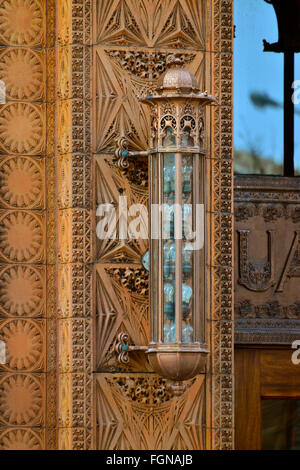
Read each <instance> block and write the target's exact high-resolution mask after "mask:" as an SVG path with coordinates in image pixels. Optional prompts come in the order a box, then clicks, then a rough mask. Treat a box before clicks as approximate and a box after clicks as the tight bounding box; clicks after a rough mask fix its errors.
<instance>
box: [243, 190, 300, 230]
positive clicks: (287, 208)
mask: <svg viewBox="0 0 300 470" xmlns="http://www.w3.org/2000/svg"><path fill="white" fill-rule="evenodd" d="M248 196H249V201H250V200H251V201H254V202H245V203H238V202H237V203H235V208H234V216H235V220H236V221H237V222H242V221H245V220H248V219H250V218H252V217H262V218H263V219H264V221H265V222H276V221H277V220H278V219H281V218H285V219H291V220H292V221H293V223H295V224H296V223H298V222H299V220H300V219H299V207H297V206H293V204H286V203H277V204H263V203H261V202H259V201H257V202H255V193H253V197H252V195H251V194H249V195H248Z"/></svg>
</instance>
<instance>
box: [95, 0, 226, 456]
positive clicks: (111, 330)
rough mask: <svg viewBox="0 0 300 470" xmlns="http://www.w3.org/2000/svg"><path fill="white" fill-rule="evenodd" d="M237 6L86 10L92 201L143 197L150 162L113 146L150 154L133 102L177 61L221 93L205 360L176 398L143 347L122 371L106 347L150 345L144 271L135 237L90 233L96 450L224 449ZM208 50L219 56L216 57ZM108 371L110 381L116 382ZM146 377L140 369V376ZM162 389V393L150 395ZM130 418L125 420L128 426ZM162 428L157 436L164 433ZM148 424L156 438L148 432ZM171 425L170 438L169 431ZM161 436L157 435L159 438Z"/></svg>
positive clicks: (210, 210) (143, 116)
mask: <svg viewBox="0 0 300 470" xmlns="http://www.w3.org/2000/svg"><path fill="white" fill-rule="evenodd" d="M232 32H233V29H232V1H231V0H216V1H214V2H208V1H206V0H203V1H196V0H168V1H167V2H165V1H163V2H162V1H161V0H155V1H152V0H143V1H138V2H137V1H134V0H118V1H113V2H109V3H108V2H105V1H103V0H98V1H95V2H94V10H93V44H95V45H94V46H93V78H92V82H93V106H92V113H93V114H92V115H93V118H92V121H93V124H92V125H93V143H92V146H93V153H94V155H93V182H94V188H93V191H94V192H93V204H94V215H93V217H94V218H95V219H94V224H95V225H94V226H95V230H94V232H96V224H97V221H98V219H97V217H96V209H97V206H98V204H100V203H103V202H104V203H113V204H117V203H118V198H119V196H120V195H122V196H125V195H126V196H127V197H128V200H129V203H130V202H139V203H141V202H145V201H147V195H148V188H147V184H148V182H147V165H146V162H145V160H143V159H139V160H138V161H135V167H133V165H130V167H129V170H128V171H126V172H124V171H121V170H120V169H117V168H116V167H115V166H114V165H113V164H112V155H111V153H112V152H113V151H114V147H115V140H116V138H118V137H119V136H120V135H126V136H127V137H128V139H129V144H130V146H131V147H132V148H133V149H138V150H142V149H146V148H147V141H148V128H149V126H148V124H149V115H148V111H147V110H146V108H144V106H143V105H141V104H140V103H139V102H138V100H137V96H136V95H141V94H142V93H143V92H145V91H151V90H152V89H153V88H154V87H155V84H156V81H157V79H158V77H159V76H160V75H161V74H162V73H163V72H164V71H165V69H166V57H167V55H168V54H169V53H170V52H172V53H176V54H178V55H180V56H181V57H182V59H183V60H184V62H185V64H186V66H187V67H188V68H189V69H190V70H191V71H192V72H193V73H194V74H195V76H196V78H197V80H198V82H199V85H200V88H201V89H203V90H205V89H208V90H209V91H210V92H212V93H215V94H218V96H219V103H218V105H217V106H216V107H215V108H214V110H213V111H211V112H210V113H208V115H207V123H208V128H207V129H208V136H209V138H208V139H207V147H208V152H207V157H206V167H207V178H208V188H209V197H208V199H209V202H208V207H207V214H206V218H207V223H208V226H209V227H210V228H212V229H211V230H210V229H209V240H208V243H209V246H210V247H211V248H210V250H209V254H208V259H207V279H208V283H207V284H208V292H207V302H206V304H207V305H206V308H207V316H208V319H209V343H210V344H209V347H210V350H211V355H210V358H211V360H210V362H209V366H208V370H207V374H206V376H205V377H204V376H198V377H197V378H196V379H195V380H194V381H193V383H192V384H190V385H189V386H188V388H187V391H186V392H185V393H184V394H183V395H182V396H181V397H179V398H178V397H170V392H169V389H168V384H167V383H166V382H165V381H164V380H162V379H160V378H158V377H157V376H155V375H154V374H149V372H151V369H150V366H149V364H148V363H147V359H146V357H145V355H144V354H143V353H142V352H135V353H134V354H131V361H130V363H129V364H128V365H126V366H124V365H122V366H121V365H120V364H119V363H118V362H117V358H116V355H115V354H114V351H113V345H114V341H115V340H116V337H117V335H118V333H119V332H120V331H124V332H126V333H128V335H129V338H130V342H131V343H133V344H136V345H146V344H148V338H149V302H148V276H147V273H146V272H145V270H144V269H143V267H142V265H141V255H142V254H143V253H144V251H145V250H146V244H145V242H144V241H141V240H137V241H136V240H134V241H133V240H131V241H128V240H122V241H118V240H104V241H103V240H99V239H97V237H96V236H95V235H96V234H95V233H94V234H93V236H94V244H93V259H94V261H95V266H94V274H93V286H94V291H93V292H94V294H93V297H94V328H95V341H96V343H95V348H96V354H95V356H96V370H97V372H98V373H97V374H96V376H95V379H94V380H95V383H96V385H95V387H96V395H95V406H96V410H97V415H96V428H97V432H96V442H95V446H96V448H99V449H100V448H105V449H134V448H135V449H147V448H148V449H149V448H150V449H154V448H156V449H159V448H165V449H181V448H182V449H185V448H189V449H192V448H194V449H203V448H215V449H220V448H224V449H225V448H231V447H232V445H233V430H232V426H233V419H232V348H233V342H232V335H233V328H232V266H233V263H232V252H231V247H232V209H231V208H232V201H231V198H232V160H231V158H232V90H231V88H232ZM211 51H214V52H211ZM111 372H114V373H115V374H114V375H111ZM145 372H147V374H145ZM156 388H158V393H159V394H160V396H159V397H158V396H156V395H155V394H156V393H157V392H155V390H156ZM128 423H130V425H128ZM163 428H164V429H165V430H166V429H167V430H168V432H165V433H163V432H162V431H161V430H162V429H163ZM154 429H155V430H156V431H154ZM175 429H176V431H175ZM157 433H158V434H157Z"/></svg>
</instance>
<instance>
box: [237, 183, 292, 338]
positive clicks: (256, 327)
mask: <svg viewBox="0 0 300 470" xmlns="http://www.w3.org/2000/svg"><path fill="white" fill-rule="evenodd" d="M235 186H236V187H235V221H236V224H235V232H236V233H235V237H236V244H235V246H236V249H235V258H236V277H235V279H236V280H235V323H236V340H237V341H238V342H242V343H244V342H246V343H247V342H250V343H251V342H258V343H288V344H290V343H291V342H292V341H293V340H294V339H296V338H299V334H300V295H299V277H300V205H299V204H300V185H299V181H298V179H297V178H279V177H270V176H259V177H251V176H239V177H236V181H235Z"/></svg>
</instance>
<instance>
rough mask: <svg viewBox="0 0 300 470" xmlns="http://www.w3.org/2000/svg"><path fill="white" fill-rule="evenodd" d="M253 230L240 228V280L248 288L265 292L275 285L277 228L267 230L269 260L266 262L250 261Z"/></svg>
mask: <svg viewBox="0 0 300 470" xmlns="http://www.w3.org/2000/svg"><path fill="white" fill-rule="evenodd" d="M250 233H251V230H238V234H239V257H240V259H239V280H238V282H239V283H240V284H242V285H243V286H245V287H246V288H247V289H249V290H252V291H255V292H264V291H266V290H268V289H269V288H270V287H271V286H273V285H274V283H275V280H274V273H275V256H274V255H275V247H274V238H275V233H276V231H275V230H267V234H268V260H267V262H266V263H254V262H251V261H249V234H250Z"/></svg>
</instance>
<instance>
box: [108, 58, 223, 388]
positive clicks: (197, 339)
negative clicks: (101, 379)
mask: <svg viewBox="0 0 300 470" xmlns="http://www.w3.org/2000/svg"><path fill="white" fill-rule="evenodd" d="M182 65H183V63H182V60H181V59H180V58H179V57H176V56H175V55H170V56H169V57H168V69H167V71H166V73H165V74H164V75H163V76H162V78H161V81H160V82H159V86H158V88H156V90H155V92H154V93H151V94H149V95H148V96H146V97H143V98H141V101H142V102H143V103H146V104H147V105H149V106H150V107H151V129H150V145H149V149H148V151H146V152H130V151H128V141H127V139H126V138H125V137H123V136H121V137H120V138H119V140H118V148H117V150H116V152H115V156H116V164H117V165H118V166H119V168H123V169H126V168H127V166H128V161H127V157H128V156H135V155H148V156H149V157H150V193H151V194H150V207H151V215H150V226H151V235H150V254H149V256H148V253H145V255H144V256H143V259H142V262H143V264H144V265H146V264H148V263H149V270H150V319H151V338H150V344H149V345H148V347H147V346H145V345H141V346H134V345H128V335H126V334H125V333H120V335H119V336H118V339H117V342H116V345H115V350H116V352H117V353H118V357H119V360H120V361H121V362H123V363H127V362H128V360H129V357H128V353H129V352H130V351H133V350H142V351H145V352H146V353H147V354H148V358H149V361H150V363H151V365H152V367H153V369H154V370H155V371H156V372H157V373H158V374H159V375H161V376H163V377H165V378H168V379H170V380H172V381H174V382H178V383H180V382H182V381H184V380H187V379H190V378H192V377H194V376H195V375H197V374H198V373H200V372H204V371H205V363H206V358H207V354H208V352H209V351H208V347H207V342H206V318H205V292H206V281H205V271H206V270H205V260H206V256H205V252H206V246H205V243H206V236H205V233H206V227H205V199H206V194H207V188H206V170H205V158H204V157H205V113H204V111H205V110H204V108H205V106H206V105H208V104H210V103H211V102H213V101H215V98H214V97H212V96H210V95H208V93H207V92H204V93H200V90H199V88H198V84H197V80H196V78H195V76H194V75H193V74H192V73H191V72H189V71H188V70H187V69H185V68H183V66H182ZM148 258H149V260H148ZM177 388H178V390H177V392H178V391H179V392H180V386H179V387H177ZM175 389H176V386H175ZM175 389H174V390H175ZM174 393H175V392H174Z"/></svg>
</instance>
